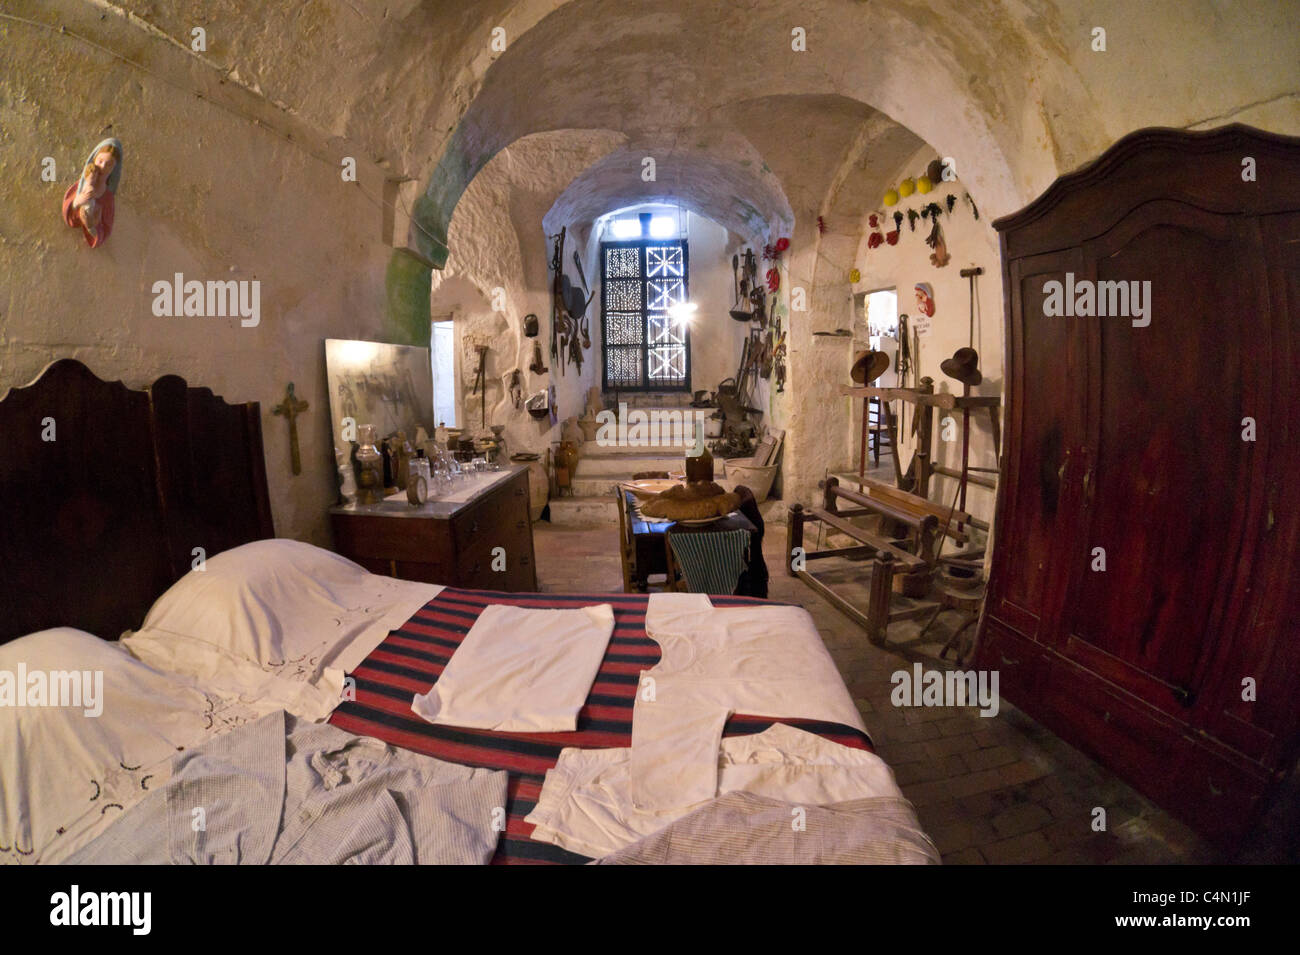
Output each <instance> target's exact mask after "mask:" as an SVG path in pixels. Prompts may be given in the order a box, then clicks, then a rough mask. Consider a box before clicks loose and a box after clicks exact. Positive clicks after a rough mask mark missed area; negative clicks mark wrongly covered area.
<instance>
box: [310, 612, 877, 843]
mask: <svg viewBox="0 0 1300 955" xmlns="http://www.w3.org/2000/svg"><path fill="white" fill-rule="evenodd" d="M710 599H711V600H712V601H713V603H714V605H715V606H718V607H740V606H753V605H763V604H765V603H767V602H766V601H762V600H755V599H751V598H747V597H711V598H710ZM648 600H649V597H647V596H644V595H638V594H599V593H596V594H512V593H498V592H496V591H487V590H461V589H456V588H451V587H449V588H447V589H446V590H444V591H442V592H441V593H440V594H438V596H437V597H435V598H434V599H433V600H430V601H429V602H428V603H427V604H425V605H424V607H422V608H421V609H420V610H419V611H418V612H417V613H416V614H415V616H413V617H412V618H411V619H410V620H408V621H407V622H406V623H405V624H404V625H403V626H402V627H401V628H400V629H398V630H394V631H393V632H392V633H390V634H389V635H388V637H387V639H385V640H384V642H383V643H381V644H380V645H379V646H378V647H376V648H375V650H374V652H372V653H371V654H370V656H368V657H366V659H365V661H364V662H363V663H362V664H361V665H360V666H359V667H358V668H357V669H356V670H355V671H353V674H352V676H353V677H354V678H355V680H356V700H355V701H348V702H345V703H343V704H342V705H341V706H339V708H338V709H336V710H335V711H334V715H333V716H332V717H331V718H330V722H331V723H333V724H334V725H335V726H338V727H340V728H341V729H345V730H347V731H348V732H351V733H357V734H359V735H363V736H373V737H376V738H378V739H381V740H383V741H385V742H387V743H391V744H392V745H394V746H403V747H405V748H407V749H411V750H415V751H416V752H420V753H426V754H428V755H430V756H436V757H438V758H439V759H445V760H448V761H450V762H456V763H463V764H465V765H467V766H486V767H490V768H492V769H504V770H506V771H507V772H508V773H509V775H510V785H509V795H508V805H507V807H506V812H507V822H506V831H505V833H504V834H503V837H502V839H501V841H500V844H499V845H498V847H497V853H496V856H495V857H494V859H493V862H494V864H539V863H542V864H545V863H581V862H586V861H588V860H587V859H586V857H584V856H580V855H576V854H574V853H572V852H568V851H566V850H564V849H560V848H559V847H557V846H553V845H550V844H549V843H544V842H535V841H534V840H533V839H531V838H530V836H531V834H532V830H533V827H532V825H531V824H529V823H526V822H524V817H525V816H527V815H528V814H529V813H530V812H532V810H533V806H534V805H535V804H536V802H537V797H538V795H539V794H540V793H541V790H542V782H543V780H544V778H545V776H546V771H547V770H548V769H550V768H552V767H553V766H554V765H555V762H556V760H558V759H559V756H560V750H562V749H563V748H564V747H566V746H578V747H582V748H587V749H596V748H606V747H614V746H631V745H632V704H633V702H634V700H635V697H636V690H637V679H638V677H639V676H640V673H641V671H642V670H646V669H649V668H650V667H652V666H654V665H655V664H656V663H658V662H659V645H658V644H657V643H655V642H654V641H653V640H652V639H650V637H648V636H647V635H646V632H645V613H646V603H647V601H648ZM600 603H607V604H610V605H611V606H612V607H613V608H614V635H613V637H612V638H611V640H610V642H609V648H608V649H607V650H606V652H605V659H604V660H603V661H602V662H601V665H600V671H599V672H598V673H597V674H596V681H595V683H594V684H593V686H592V688H591V693H590V695H589V696H588V697H587V703H586V705H585V706H584V707H583V708H582V712H581V713H580V714H579V716H578V729H577V731H576V732H573V733H502V732H496V731H492V730H474V729H459V728H456V727H449V726H435V725H433V724H431V723H426V722H425V721H424V720H422V719H421V718H420V717H418V716H416V715H415V713H413V712H412V711H411V698H412V697H413V696H415V694H417V693H425V692H427V691H428V689H429V688H430V687H431V686H432V685H433V684H434V683H435V682H437V679H438V676H439V674H441V673H442V670H443V667H445V666H446V665H447V663H448V661H449V660H450V659H451V655H452V654H453V653H454V652H455V651H456V648H457V647H458V646H460V642H461V640H463V639H464V638H465V634H467V633H468V632H469V628H470V627H471V626H473V624H474V621H475V620H476V619H478V615H479V613H480V612H481V611H482V610H483V608H484V607H486V606H487V605H488V604H507V605H509V606H514V607H552V608H557V607H585V606H590V605H593V604H600ZM774 722H778V721H775V720H772V719H770V718H763V717H753V716H743V715H739V714H737V715H735V716H733V717H732V718H731V719H730V720H728V722H727V725H726V729H725V730H724V735H726V736H744V735H747V734H750V733H761V732H762V731H763V730H765V729H767V728H768V727H769V726H771V725H772V724H773V723H774ZM779 722H782V723H788V724H789V725H791V726H796V727H798V728H800V729H804V730H807V731H808V732H810V733H816V734H817V735H819V736H822V737H824V738H826V739H829V740H834V741H835V742H837V743H842V744H844V745H845V746H851V747H854V748H855V749H865V750H870V749H871V748H872V747H871V740H870V739H869V738H868V737H867V735H866V734H865V733H863V732H862V731H861V730H858V729H856V728H853V727H848V726H843V725H841V724H838V723H825V722H820V721H817V720H798V719H783V720H780V721H779Z"/></svg>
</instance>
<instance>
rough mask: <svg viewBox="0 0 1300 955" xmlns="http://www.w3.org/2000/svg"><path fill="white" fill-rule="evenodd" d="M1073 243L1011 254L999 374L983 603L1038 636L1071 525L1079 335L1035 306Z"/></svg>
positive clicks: (1070, 255) (1073, 256)
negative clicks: (999, 452) (1003, 431)
mask: <svg viewBox="0 0 1300 955" xmlns="http://www.w3.org/2000/svg"><path fill="white" fill-rule="evenodd" d="M1081 261H1082V260H1081V258H1080V256H1079V253H1078V250H1071V251H1069V252H1067V253H1062V254H1055V255H1040V256H1033V257H1030V258H1027V259H1021V260H1017V261H1014V262H1012V263H1011V266H1010V270H1009V275H1008V277H1007V278H1008V283H1007V284H1008V291H1009V296H1010V299H1009V303H1008V304H1009V307H1010V309H1011V315H1012V316H1013V318H1011V319H1010V321H1011V323H1012V324H1011V326H1010V329H1009V338H1010V342H1009V344H1010V347H1011V350H1012V361H1011V362H1010V364H1009V367H1010V368H1013V369H1015V372H1014V377H1013V378H1011V379H1010V380H1009V381H1008V382H1007V391H1008V395H1007V409H1008V421H1007V427H1008V431H1009V434H1010V437H1009V438H1008V441H1007V446H1008V449H1009V450H1010V454H1009V455H1008V457H1007V459H1006V461H1005V462H1004V463H1005V474H1004V478H1003V481H1002V491H1001V493H1002V500H1001V501H1000V502H999V506H998V528H997V533H996V536H997V539H998V540H999V541H1005V542H1006V544H1005V545H1003V546H998V547H995V548H994V551H993V567H992V574H991V582H990V593H991V594H992V600H991V602H990V603H989V608H990V610H989V612H990V613H991V614H992V615H993V616H994V617H995V618H997V619H998V620H999V621H1001V622H1002V623H1003V624H1005V625H1006V626H1008V627H1009V628H1011V629H1012V630H1014V631H1016V632H1018V633H1020V634H1021V635H1023V636H1026V637H1029V638H1031V639H1036V640H1041V639H1045V634H1044V633H1043V632H1042V631H1043V621H1044V620H1051V619H1053V616H1054V613H1055V608H1056V607H1057V605H1058V604H1059V600H1060V590H1061V587H1060V586H1059V585H1058V583H1057V576H1058V572H1059V568H1058V566H1057V565H1056V562H1055V561H1054V559H1053V558H1054V555H1055V554H1056V553H1057V552H1058V548H1059V546H1060V542H1061V541H1062V539H1063V538H1065V537H1068V536H1069V535H1070V534H1071V532H1072V529H1073V528H1074V525H1075V523H1076V522H1075V519H1074V517H1073V515H1072V514H1071V513H1070V505H1069V499H1070V494H1069V488H1070V482H1071V479H1072V477H1073V475H1072V473H1071V469H1070V461H1071V458H1072V456H1073V455H1077V453H1078V449H1079V445H1080V437H1081V434H1082V415H1081V408H1080V407H1079V404H1078V401H1077V399H1076V397H1075V396H1076V395H1078V394H1079V393H1081V392H1082V391H1083V390H1084V378H1085V372H1084V369H1083V367H1082V362H1083V349H1082V343H1083V337H1082V334H1081V329H1080V327H1079V326H1078V325H1077V324H1076V323H1074V322H1073V321H1072V320H1070V319H1067V318H1061V317H1056V316H1046V315H1044V314H1043V311H1044V309H1043V304H1044V301H1045V299H1046V297H1047V293H1046V292H1045V289H1044V287H1045V285H1046V283H1048V282H1063V281H1064V280H1065V275H1066V273H1067V272H1070V271H1072V270H1074V271H1077V270H1078V268H1079V265H1080V262H1081Z"/></svg>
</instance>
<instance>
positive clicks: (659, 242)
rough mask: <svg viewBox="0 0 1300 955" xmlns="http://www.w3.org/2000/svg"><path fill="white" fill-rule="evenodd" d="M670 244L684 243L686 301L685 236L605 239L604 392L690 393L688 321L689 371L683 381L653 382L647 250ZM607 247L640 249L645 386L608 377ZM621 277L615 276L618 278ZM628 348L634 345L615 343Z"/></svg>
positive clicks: (685, 265)
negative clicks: (612, 379) (607, 240)
mask: <svg viewBox="0 0 1300 955" xmlns="http://www.w3.org/2000/svg"><path fill="white" fill-rule="evenodd" d="M669 245H678V246H681V250H682V289H683V301H689V300H690V289H691V256H690V247H689V243H688V242H687V240H686V239H684V238H682V239H650V238H640V239H625V240H620V241H611V242H602V243H601V244H600V348H601V354H600V362H601V388H602V389H603V390H604V391H631V392H678V391H684V392H686V393H687V394H689V393H690V392H691V328H690V324H689V323H687V324H686V326H685V328H684V329H683V334H682V339H683V345H684V351H685V357H686V374H685V378H684V379H683V381H682V382H681V383H680V384H669V383H664V382H658V383H656V382H653V381H651V379H650V351H651V345H650V311H649V309H648V308H647V307H646V306H647V298H646V284H647V283H648V282H649V281H650V278H649V277H648V276H647V275H646V249H647V248H657V247H663V246H669ZM606 249H639V250H640V275H639V276H638V277H637V279H638V281H639V282H640V283H641V306H640V313H641V326H642V340H641V345H640V352H641V380H642V381H643V382H644V385H622V384H617V383H615V384H611V383H610V380H609V364H608V360H607V357H606V356H607V354H608V349H609V347H610V345H609V332H608V328H607V323H606V320H605V316H606V314H607V312H608V302H607V299H606V294H605V290H606V289H607V288H608V284H609V280H608V275H607V268H606V265H607V259H606V256H605V250H606ZM619 278H620V277H619V276H615V280H618V279H619ZM615 347H623V348H628V347H632V346H627V345H624V346H615Z"/></svg>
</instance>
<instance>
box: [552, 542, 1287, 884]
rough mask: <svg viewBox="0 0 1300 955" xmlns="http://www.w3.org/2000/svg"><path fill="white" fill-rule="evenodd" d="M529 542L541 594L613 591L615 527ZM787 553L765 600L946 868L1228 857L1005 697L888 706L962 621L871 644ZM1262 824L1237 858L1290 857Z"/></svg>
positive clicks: (1278, 836)
mask: <svg viewBox="0 0 1300 955" xmlns="http://www.w3.org/2000/svg"><path fill="white" fill-rule="evenodd" d="M534 538H535V544H536V551H537V567H538V572H539V579H540V583H539V586H540V587H541V589H542V590H543V591H548V592H563V591H569V592H572V591H619V590H621V589H622V571H621V568H620V565H619V559H618V528H617V526H616V525H614V526H600V527H584V528H571V527H552V526H551V525H549V524H546V523H545V522H542V523H539V524H538V525H536V527H535V528H534ZM784 545H785V536H784V528H783V527H774V528H772V529H771V530H770V532H769V533H768V535H767V539H766V540H765V541H764V548H763V550H764V554H765V556H766V557H767V561H768V566H769V568H771V569H772V572H773V576H772V579H771V587H770V596H771V598H772V599H773V600H780V601H786V602H790V603H798V604H800V605H802V606H803V607H805V608H806V609H807V610H808V611H809V613H810V614H811V615H812V617H813V620H814V622H815V623H816V626H817V630H818V633H819V634H820V635H821V637H822V639H823V641H825V643H826V646H827V648H828V649H829V651H830V654H831V657H832V658H833V659H834V660H835V664H836V666H837V667H839V669H840V673H841V674H842V675H843V677H844V682H845V683H846V684H847V685H848V687H849V690H850V693H851V694H852V695H853V697H854V699H855V701H857V704H858V707H859V709H860V710H861V712H862V714H863V720H864V722H865V723H866V725H867V728H868V729H869V730H870V732H871V735H872V738H873V740H874V741H875V743H876V746H877V751H878V752H879V754H880V756H881V758H882V759H884V760H885V761H886V762H888V763H889V764H890V765H891V766H892V767H893V769H894V773H895V776H896V777H897V779H898V783H899V786H900V787H901V788H902V790H903V793H904V794H905V795H906V796H907V797H908V798H909V799H910V800H911V801H912V803H913V805H914V806H915V807H916V812H917V815H918V816H919V818H920V820H921V824H922V825H923V826H924V827H925V828H926V830H927V831H928V832H929V833H930V835H931V837H932V838H934V839H935V842H936V844H937V845H938V847H939V850H940V852H941V853H942V854H943V859H944V862H945V863H948V864H956V865H980V864H984V863H993V864H1016V863H1059V864H1074V863H1085V864H1096V863H1117V864H1149V863H1179V862H1184V863H1205V862H1224V861H1232V860H1230V859H1228V858H1225V857H1224V856H1223V855H1222V854H1220V853H1218V852H1216V851H1215V850H1213V849H1212V848H1211V847H1210V846H1209V845H1208V844H1207V843H1205V842H1204V841H1203V840H1202V839H1200V838H1199V837H1198V836H1197V835H1196V834H1195V833H1193V832H1192V831H1191V830H1189V829H1188V828H1187V827H1186V826H1184V825H1182V824H1181V823H1179V822H1178V821H1177V820H1175V819H1173V818H1171V817H1170V816H1169V815H1168V813H1165V812H1163V811H1162V810H1160V809H1159V808H1158V807H1156V806H1155V805H1153V804H1152V803H1151V802H1150V801H1148V800H1147V799H1145V798H1144V797H1142V796H1141V795H1140V794H1139V793H1137V792H1136V791H1135V790H1133V789H1132V788H1131V787H1130V786H1128V785H1127V784H1125V783H1124V782H1123V781H1122V780H1120V779H1119V778H1118V777H1116V776H1115V775H1114V774H1112V773H1110V772H1109V771H1108V770H1106V769H1105V768H1103V767H1101V766H1099V765H1098V764H1096V763H1094V762H1093V761H1092V760H1091V759H1089V758H1088V757H1086V756H1084V755H1083V754H1082V753H1080V752H1079V751H1078V750H1075V749H1074V748H1073V747H1071V746H1069V745H1068V744H1066V743H1065V742H1064V741H1062V740H1061V739H1060V738H1058V737H1057V736H1055V735H1054V734H1052V733H1051V732H1049V731H1048V730H1046V729H1045V728H1043V727H1042V726H1039V725H1038V724H1037V723H1035V722H1034V721H1033V720H1032V719H1030V718H1029V717H1028V716H1026V715H1025V714H1024V713H1022V712H1020V711H1019V710H1017V709H1016V708H1015V707H1013V706H1011V705H1010V704H1007V703H1005V702H1004V703H1003V704H1002V705H1001V707H1000V709H999V711H998V714H997V715H996V716H993V717H981V716H979V715H978V712H977V711H976V710H974V709H970V710H966V711H961V712H954V711H952V710H950V709H942V708H926V707H914V708H901V709H900V708H898V707H895V706H894V705H893V703H892V702H891V700H890V694H891V692H892V691H893V689H894V687H893V684H891V682H890V675H891V674H892V673H894V672H895V671H897V670H910V669H911V667H912V664H913V663H914V662H917V661H920V662H921V663H922V664H923V666H925V667H926V669H932V668H939V667H947V666H949V664H946V663H943V662H941V661H939V660H938V658H937V651H938V649H939V648H940V647H941V646H942V644H943V642H944V641H945V640H946V639H947V636H948V634H949V633H950V632H951V631H949V630H945V629H944V627H945V626H955V625H956V624H957V623H958V622H959V621H958V618H957V615H955V614H945V615H943V616H941V617H940V618H939V621H938V622H937V623H936V624H935V625H934V627H933V628H932V632H931V633H930V634H929V635H927V637H926V640H927V641H928V642H925V643H922V642H921V641H919V640H918V639H917V634H918V632H919V630H920V624H919V623H917V622H915V621H901V622H899V623H897V624H895V625H894V626H892V627H891V628H890V631H889V639H888V641H887V643H888V647H877V646H873V645H872V644H871V643H869V642H868V641H867V639H866V637H865V635H864V634H863V633H862V631H861V630H860V629H859V628H858V627H857V625H856V624H854V623H853V622H852V621H850V620H849V619H848V618H847V617H845V616H844V615H843V614H842V613H840V612H839V611H838V610H836V609H835V608H834V607H832V606H831V605H830V604H829V603H827V602H826V601H825V600H823V599H822V598H821V597H820V596H818V595H817V594H815V593H814V592H813V591H812V590H811V589H809V588H808V586H807V585H806V584H804V583H803V582H802V581H800V580H798V579H796V578H791V577H788V576H786V575H785V574H783V573H782V572H781V568H782V567H783V563H782V558H783V554H782V552H783V550H784ZM1293 792H1294V790H1293ZM1292 802H1293V803H1294V802H1295V800H1292ZM1095 807H1102V808H1104V809H1105V810H1106V816H1107V820H1106V821H1107V829H1106V831H1102V832H1098V831H1095V830H1094V829H1093V810H1094V808H1095ZM1266 823H1267V824H1266V825H1264V826H1262V827H1261V830H1262V831H1261V836H1260V838H1257V839H1256V840H1255V841H1254V843H1252V845H1250V846H1247V847H1244V848H1243V849H1242V850H1241V852H1240V853H1238V855H1237V857H1236V858H1237V859H1239V860H1241V861H1252V862H1285V861H1294V860H1295V858H1296V855H1295V853H1296V842H1297V835H1296V830H1297V828H1300V827H1297V826H1296V824H1295V821H1294V819H1293V818H1288V817H1285V816H1280V817H1279V818H1277V819H1272V820H1271V821H1266Z"/></svg>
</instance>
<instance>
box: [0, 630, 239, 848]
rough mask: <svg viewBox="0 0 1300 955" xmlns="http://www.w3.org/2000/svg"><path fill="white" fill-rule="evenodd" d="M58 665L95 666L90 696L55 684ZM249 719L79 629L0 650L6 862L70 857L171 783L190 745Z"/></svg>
mask: <svg viewBox="0 0 1300 955" xmlns="http://www.w3.org/2000/svg"><path fill="white" fill-rule="evenodd" d="M56 672H58V673H67V674H75V675H77V676H79V677H80V676H81V675H82V674H85V673H89V674H90V677H91V678H90V680H89V682H88V683H87V682H85V681H84V679H82V680H77V681H76V688H77V690H79V691H80V690H83V689H88V690H89V691H90V692H89V693H88V694H86V695H84V696H80V695H73V693H72V683H71V682H67V683H63V685H62V689H63V691H64V692H62V693H60V692H58V691H57V688H58V686H59V684H60V683H61V682H62V681H61V680H59V679H57V678H52V677H51V674H52V673H56ZM96 684H98V688H97V687H96ZM41 685H44V686H45V687H47V690H46V692H45V693H44V694H43V697H41V696H37V695H35V694H36V690H37V688H38V687H39V686H41ZM52 687H53V688H56V689H55V691H54V692H51V691H50V689H48V688H52ZM74 700H75V701H76V703H77V705H75V706H73V705H50V704H52V703H65V704H66V703H71V702H73V701H74ZM38 703H39V704H41V705H37V704H38ZM251 715H252V714H251V713H244V714H243V715H242V716H235V717H232V711H231V710H228V709H224V708H222V707H220V706H218V705H216V704H215V703H214V701H212V700H210V699H209V698H208V697H207V696H206V695H205V694H204V693H203V692H202V691H201V690H200V689H199V688H198V687H197V686H195V685H194V683H193V682H192V681H191V680H188V679H184V678H178V677H174V676H171V675H169V674H166V673H160V672H158V671H157V670H155V669H153V668H152V667H149V666H146V665H145V664H143V663H141V662H140V661H138V660H135V659H133V658H132V657H131V655H130V654H128V653H126V652H125V651H124V650H123V649H122V648H121V647H120V646H119V645H118V644H116V643H112V642H109V641H106V640H101V639H99V638H98V637H96V636H93V635H91V634H89V633H85V632H83V631H81V630H73V629H70V628H67V627H60V628H58V629H54V630H43V631H41V632H40V633H34V634H30V635H28V636H25V637H21V638H19V639H17V640H13V641H10V642H9V643H6V644H4V645H2V646H0V863H14V862H18V863H23V862H50V861H57V859H58V858H62V857H65V856H67V855H69V854H70V853H71V852H73V851H75V850H76V849H78V848H80V846H81V845H84V844H85V843H86V842H87V841H89V839H90V838H93V836H94V835H96V834H97V833H98V831H99V830H100V829H102V828H104V827H106V826H107V825H108V824H109V823H111V822H112V821H113V820H114V819H115V818H116V817H117V816H118V815H120V814H121V812H122V811H124V810H125V809H128V808H130V807H131V806H132V805H133V804H134V803H136V802H138V801H139V800H140V799H141V798H143V797H144V795H145V794H146V792H147V791H148V789H149V788H151V787H152V786H156V785H159V784H161V782H162V781H164V780H166V779H167V778H168V776H169V775H170V761H171V758H172V757H173V756H175V755H176V753H177V752H178V751H179V750H180V749H181V748H183V747H187V746H193V745H195V744H197V743H199V742H202V741H203V740H204V739H205V738H207V737H208V736H211V735H213V734H214V733H217V732H220V731H221V730H223V729H227V728H229V727H230V726H232V725H235V724H236V723H239V722H243V721H244V720H245V719H247V718H250V717H251Z"/></svg>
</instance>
